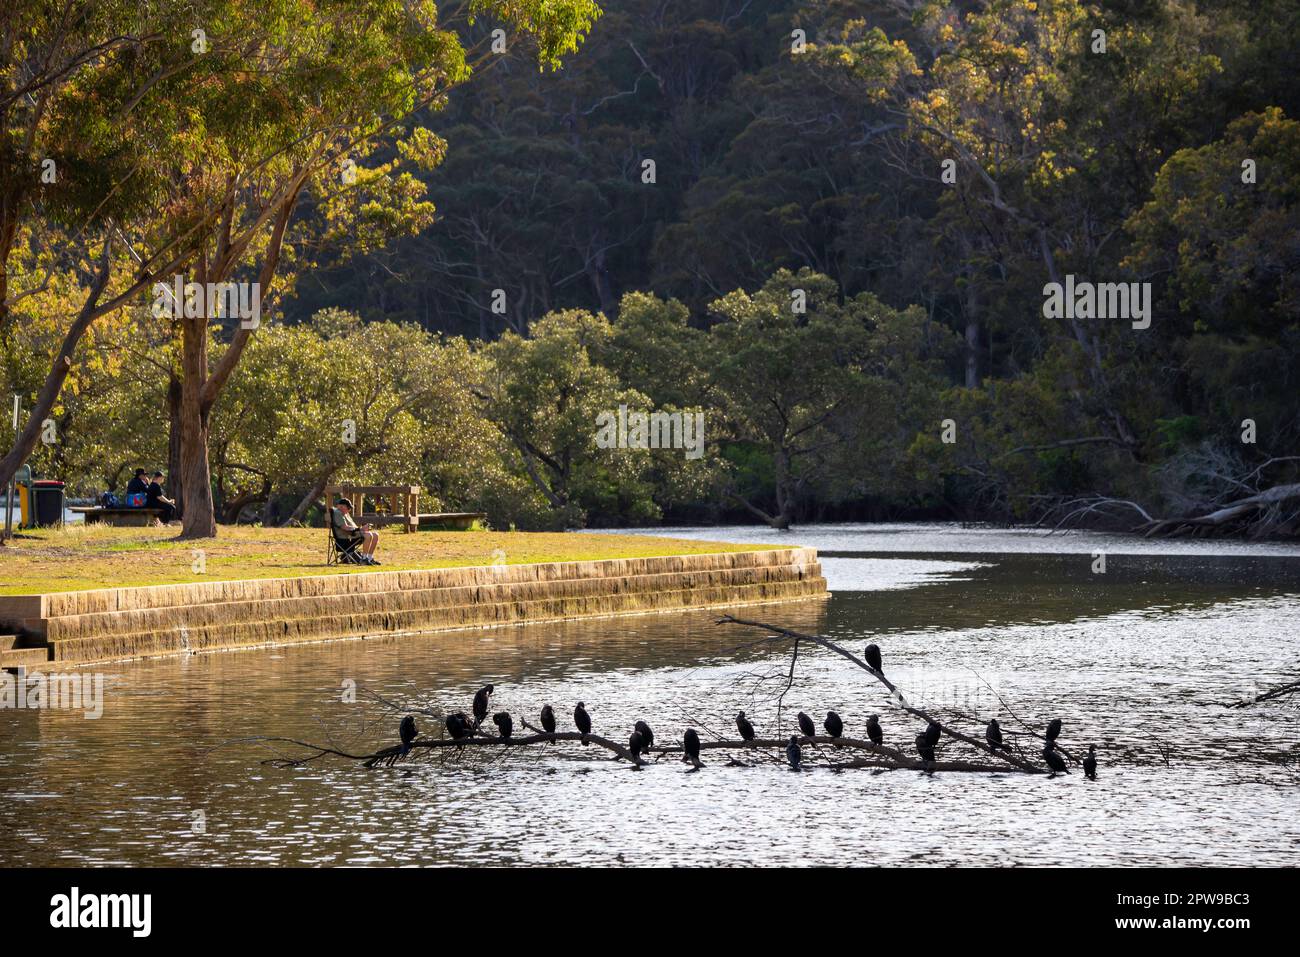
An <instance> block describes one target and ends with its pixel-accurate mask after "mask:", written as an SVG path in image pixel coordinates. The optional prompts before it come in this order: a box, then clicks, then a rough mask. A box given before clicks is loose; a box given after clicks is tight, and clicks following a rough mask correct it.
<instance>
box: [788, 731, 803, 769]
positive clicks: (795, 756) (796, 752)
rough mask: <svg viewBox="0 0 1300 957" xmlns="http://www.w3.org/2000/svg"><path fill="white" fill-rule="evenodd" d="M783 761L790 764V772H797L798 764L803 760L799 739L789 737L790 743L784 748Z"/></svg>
mask: <svg viewBox="0 0 1300 957" xmlns="http://www.w3.org/2000/svg"><path fill="white" fill-rule="evenodd" d="M785 759H786V760H787V761H789V762H790V770H792V771H798V770H799V762H800V761H802V760H803V751H802V749H800V747H799V738H798V737H797V736H795V735H793V734H792V735H790V743H789V744H787V745H786V746H785Z"/></svg>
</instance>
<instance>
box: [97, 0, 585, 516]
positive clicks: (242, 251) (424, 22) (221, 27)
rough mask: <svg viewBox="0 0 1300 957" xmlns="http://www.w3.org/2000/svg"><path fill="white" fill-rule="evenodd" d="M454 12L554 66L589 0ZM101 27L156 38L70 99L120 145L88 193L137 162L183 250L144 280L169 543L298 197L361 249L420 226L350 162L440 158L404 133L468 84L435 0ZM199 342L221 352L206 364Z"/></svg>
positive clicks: (210, 10) (415, 211)
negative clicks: (165, 449) (171, 384)
mask: <svg viewBox="0 0 1300 957" xmlns="http://www.w3.org/2000/svg"><path fill="white" fill-rule="evenodd" d="M128 6H129V9H128ZM465 12H467V13H468V14H470V15H481V16H484V17H491V18H494V19H499V20H500V21H501V22H502V23H503V24H504V25H505V27H508V28H510V29H512V30H514V31H515V32H516V33H518V34H520V35H522V36H525V37H528V38H530V39H531V40H532V41H533V42H534V43H535V45H536V46H535V55H536V59H537V60H538V61H539V63H540V64H542V65H543V66H551V67H554V66H558V65H559V62H560V58H561V57H562V56H563V55H564V54H566V53H570V52H573V51H574V50H576V48H577V45H578V43H579V42H580V40H581V39H582V38H583V36H585V33H586V31H587V29H588V28H589V27H590V24H591V23H592V21H593V20H594V18H595V17H596V16H598V15H599V9H598V8H597V7H596V6H595V4H594V3H593V2H591V0H560V2H553V0H525V2H522V3H520V2H513V0H511V2H506V0H472V2H471V3H470V4H469V5H468V7H467V8H466V10H465ZM115 13H116V14H117V16H116V17H109V18H107V19H106V20H105V21H104V22H105V23H106V24H107V25H109V27H110V28H118V29H121V30H123V31H130V32H131V33H132V35H135V36H150V37H155V36H156V37H157V42H153V43H149V44H141V43H137V44H134V45H129V44H128V45H127V46H125V47H124V48H123V50H124V53H123V55H121V56H118V57H115V58H110V59H100V60H97V61H95V62H94V64H93V65H91V66H89V67H87V68H86V69H83V70H81V71H79V72H78V73H77V74H76V81H75V84H74V88H73V90H72V92H73V93H74V94H75V96H74V99H76V100H77V102H79V103H82V104H85V105H86V106H85V110H86V112H87V114H89V111H90V105H92V104H97V105H98V106H99V109H100V111H101V113H100V121H99V123H98V124H92V127H94V126H96V125H98V126H100V127H102V128H103V129H104V130H105V131H106V132H105V135H106V136H107V137H108V138H109V139H110V140H112V141H114V142H116V141H127V142H129V144H130V147H131V150H130V153H129V154H128V155H125V156H124V157H123V162H124V164H125V165H126V167H127V171H126V172H123V173H122V175H120V176H109V177H108V178H107V181H106V182H104V184H103V186H104V188H103V193H104V194H105V195H109V196H113V195H116V194H118V193H119V192H120V193H122V194H124V195H132V193H133V189H134V184H133V182H132V177H131V175H129V173H130V168H131V164H132V161H133V159H134V158H135V157H139V158H140V159H141V160H142V161H143V162H144V163H145V165H147V166H148V167H149V168H150V169H152V170H155V171H157V173H158V178H159V180H160V181H161V182H162V183H163V185H164V186H165V192H166V213H167V215H166V222H167V224H168V226H167V227H166V228H168V229H171V230H177V229H179V230H181V231H182V233H181V235H182V236H183V237H184V239H183V243H182V244H181V245H182V249H183V252H184V254H185V258H184V259H183V260H182V261H183V265H184V269H183V273H180V272H178V273H177V275H176V276H172V275H164V274H161V273H160V272H155V271H152V270H148V272H149V273H150V275H149V276H148V278H149V279H150V280H156V282H153V283H152V284H151V289H150V294H151V296H152V297H153V299H154V307H155V313H156V314H157V315H158V316H159V317H160V318H161V319H164V320H166V321H167V322H169V323H170V325H171V326H172V328H173V330H174V333H175V335H176V336H177V338H178V339H179V341H180V349H179V353H180V360H179V367H180V368H179V379H180V390H179V391H180V397H179V414H178V416H177V420H178V426H179V431H180V442H179V445H180V469H179V472H180V474H179V476H178V477H179V480H180V483H181V486H182V488H183V490H184V496H185V500H184V505H185V507H184V518H183V521H184V524H183V529H182V537H186V538H194V537H205V536H211V535H214V534H215V533H216V522H215V515H214V511H213V503H212V485H211V469H210V464H209V457H208V433H209V427H210V417H211V414H212V410H213V407H214V405H215V403H216V401H217V398H218V396H219V395H220V393H221V390H222V388H223V387H224V386H225V384H226V382H227V381H228V380H229V378H230V375H231V373H232V372H233V371H234V369H235V367H236V366H237V365H238V363H239V361H240V357H241V356H242V354H243V352H244V350H245V349H246V348H247V346H248V343H249V340H250V339H251V337H252V336H253V334H254V333H255V331H256V329H257V327H258V326H259V325H260V322H261V320H262V318H263V317H264V316H266V315H268V314H269V311H270V306H271V305H272V304H273V302H274V299H275V296H276V295H277V294H279V293H280V292H282V291H283V290H278V289H275V288H274V285H273V284H274V283H275V280H276V279H277V276H278V275H279V270H280V265H281V262H282V260H283V259H286V258H292V256H293V254H294V249H293V245H292V241H290V242H288V243H286V239H287V238H288V237H289V236H290V234H291V229H290V227H291V220H292V218H293V214H294V211H295V209H296V208H297V205H298V203H299V200H300V199H301V198H302V196H303V195H304V193H305V192H306V191H309V190H310V191H311V192H312V193H313V197H314V198H315V199H316V201H317V202H319V203H320V204H321V205H322V206H323V207H324V208H325V209H326V215H327V217H328V218H329V219H331V220H332V221H333V222H335V223H342V224H344V225H343V228H344V229H345V230H346V231H347V232H348V233H349V234H350V235H353V236H355V239H356V242H357V243H358V244H359V245H364V244H366V243H377V242H382V241H383V239H384V238H385V237H387V236H389V235H393V234H395V233H400V232H404V231H405V232H409V231H413V230H418V229H419V228H421V227H422V226H424V225H427V224H428V223H429V222H430V221H431V218H432V216H433V208H432V205H431V204H429V203H428V202H425V201H423V200H421V198H420V195H419V194H420V192H421V190H420V189H419V188H417V187H416V184H415V182H414V180H413V178H412V177H411V176H410V174H409V173H406V172H399V171H398V167H399V163H398V162H393V163H387V164H380V165H378V166H375V167H373V168H371V169H369V170H366V169H364V168H363V167H362V164H363V163H364V162H365V161H366V159H367V157H369V156H371V155H372V154H373V153H374V151H375V149H376V148H377V147H378V146H379V144H380V143H381V142H383V141H385V139H386V138H387V137H390V136H395V137H396V138H397V139H398V154H399V159H400V161H401V162H404V163H409V164H414V165H424V166H429V165H432V164H434V163H436V162H437V161H438V160H439V159H440V157H441V144H440V143H439V141H438V140H437V138H436V137H434V136H432V135H431V134H429V133H428V132H427V131H426V130H423V129H421V128H418V127H416V128H414V129H406V128H405V126H404V124H407V121H408V120H409V118H410V117H411V116H412V115H413V113H414V112H415V111H416V110H417V109H420V108H424V107H430V106H433V107H437V106H439V105H441V104H442V103H443V102H445V96H446V94H447V92H448V91H449V90H450V89H451V88H453V87H455V86H457V85H459V84H461V83H464V82H465V81H466V80H467V79H468V78H469V76H470V74H471V72H472V68H473V65H474V63H473V53H474V51H471V50H467V49H466V47H465V46H464V45H463V44H462V43H461V41H460V39H459V37H458V35H457V33H456V32H455V30H454V29H450V28H449V27H448V26H447V25H444V24H442V23H440V21H439V9H438V6H437V5H436V4H435V3H433V2H432V0H423V2H392V0H372V2H366V3H354V2H341V0H333V2H326V3H320V2H309V0H271V2H270V3H260V4H255V5H254V4H249V3H245V2H241V0H202V2H198V3H190V4H184V5H181V4H177V5H175V6H174V7H173V6H168V5H166V4H162V5H159V6H156V7H138V6H135V5H124V6H123V8H122V9H121V10H116V11H115ZM483 55H484V56H490V55H491V51H490V50H487V51H484V53H483ZM106 105H107V106H108V107H109V108H108V109H105V108H104V107H105V106H106ZM231 283H236V284H237V285H236V286H234V287H232V286H231V285H229V284H231ZM236 289H237V290H238V292H239V293H240V294H241V295H240V299H241V302H242V304H243V305H244V306H246V307H248V308H247V309H246V310H245V311H243V312H241V313H240V315H239V316H238V321H235V319H236V317H235V316H233V315H232V314H231V313H232V312H233V311H234V310H232V309H231V308H230V307H229V305H228V304H229V303H230V302H231V301H232V300H230V298H229V296H230V293H231V292H232V291H234V290H236ZM214 291H215V292H216V295H217V302H213V301H211V300H213V298H214ZM178 293H179V295H178ZM218 303H226V304H227V305H226V306H225V307H224V308H222V307H221V306H220V305H218ZM214 331H215V332H217V333H218V334H219V335H220V337H221V339H222V340H223V344H222V345H221V346H220V347H219V348H218V349H216V350H213V355H211V356H210V355H209V351H210V348H211V346H212V333H213V332H214Z"/></svg>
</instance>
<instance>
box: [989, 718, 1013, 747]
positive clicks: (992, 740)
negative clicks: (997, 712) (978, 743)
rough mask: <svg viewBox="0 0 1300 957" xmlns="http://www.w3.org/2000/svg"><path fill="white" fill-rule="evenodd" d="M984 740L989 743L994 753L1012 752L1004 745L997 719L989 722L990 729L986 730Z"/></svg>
mask: <svg viewBox="0 0 1300 957" xmlns="http://www.w3.org/2000/svg"><path fill="white" fill-rule="evenodd" d="M984 740H985V741H987V742H988V743H989V747H990V748H992V749H993V750H994V751H1009V750H1011V749H1010V748H1008V747H1007V746H1006V745H1005V744H1003V743H1002V728H1001V727H1000V726H999V725H998V719H997V718H993V719H992V720H991V721H989V724H988V727H987V728H985V729H984Z"/></svg>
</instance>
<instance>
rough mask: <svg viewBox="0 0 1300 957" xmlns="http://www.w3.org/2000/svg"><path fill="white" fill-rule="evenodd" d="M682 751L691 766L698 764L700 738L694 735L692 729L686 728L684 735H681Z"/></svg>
mask: <svg viewBox="0 0 1300 957" xmlns="http://www.w3.org/2000/svg"><path fill="white" fill-rule="evenodd" d="M682 749H683V750H684V751H685V752H686V757H688V758H690V760H691V763H692V764H699V763H700V736H699V735H698V734H696V733H695V729H694V728H687V729H686V733H685V734H684V735H682Z"/></svg>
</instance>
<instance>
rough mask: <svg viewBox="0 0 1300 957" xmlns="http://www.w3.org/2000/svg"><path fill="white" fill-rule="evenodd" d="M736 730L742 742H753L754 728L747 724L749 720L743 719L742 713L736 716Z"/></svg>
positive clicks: (743, 713) (743, 714)
mask: <svg viewBox="0 0 1300 957" xmlns="http://www.w3.org/2000/svg"><path fill="white" fill-rule="evenodd" d="M736 730H737V731H739V732H740V736H741V738H743V739H744V740H746V741H753V740H754V726H753V725H752V724H750V723H749V719H748V718H746V717H745V712H743V711H741V712H740V713H739V714H737V715H736Z"/></svg>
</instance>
